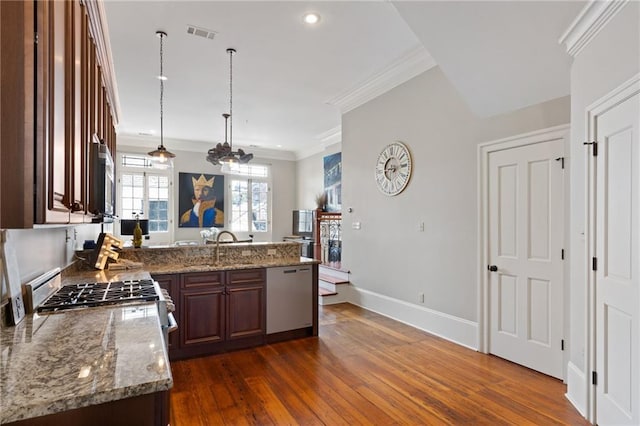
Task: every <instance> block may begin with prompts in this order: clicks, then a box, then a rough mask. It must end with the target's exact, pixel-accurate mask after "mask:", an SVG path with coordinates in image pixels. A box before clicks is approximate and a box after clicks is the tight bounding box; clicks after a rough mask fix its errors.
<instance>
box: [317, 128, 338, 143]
mask: <svg viewBox="0 0 640 426" xmlns="http://www.w3.org/2000/svg"><path fill="white" fill-rule="evenodd" d="M316 139H319V140H320V141H321V142H322V143H323V144H324V146H328V145H333V144H334V143H338V142H342V126H336V127H334V128H333V129H329V130H327V131H326V132H323V133H320V134H319V135H317V136H316Z"/></svg>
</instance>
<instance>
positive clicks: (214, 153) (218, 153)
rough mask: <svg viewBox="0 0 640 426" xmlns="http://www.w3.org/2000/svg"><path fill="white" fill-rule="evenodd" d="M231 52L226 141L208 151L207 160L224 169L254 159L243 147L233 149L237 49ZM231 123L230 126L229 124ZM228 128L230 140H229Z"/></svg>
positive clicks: (225, 124) (225, 129) (225, 117)
mask: <svg viewBox="0 0 640 426" xmlns="http://www.w3.org/2000/svg"><path fill="white" fill-rule="evenodd" d="M227 53H228V54H229V113H228V114H226V113H225V114H222V116H223V117H224V143H218V144H217V145H216V146H215V147H213V148H211V149H210V150H209V151H208V152H207V161H208V162H210V163H211V164H214V165H222V166H223V171H227V170H228V166H229V165H231V164H234V163H240V164H246V163H248V162H249V161H251V160H252V159H253V154H247V153H245V152H244V150H242V149H238V150H237V151H234V150H233V55H234V53H236V50H235V49H231V48H229V49H227ZM227 124H229V126H227ZM227 129H228V136H229V141H227Z"/></svg>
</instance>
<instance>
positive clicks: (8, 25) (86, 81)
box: [0, 0, 115, 228]
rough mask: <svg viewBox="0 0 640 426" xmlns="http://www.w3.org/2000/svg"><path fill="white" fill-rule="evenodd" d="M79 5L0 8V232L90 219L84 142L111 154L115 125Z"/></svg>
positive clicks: (48, 0)
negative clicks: (97, 143) (94, 142)
mask: <svg viewBox="0 0 640 426" xmlns="http://www.w3.org/2000/svg"><path fill="white" fill-rule="evenodd" d="M85 5H87V6H91V7H93V8H96V7H97V6H96V5H97V2H89V3H86V2H85V3H83V2H81V1H79V0H62V1H58V0H55V1H54V0H40V1H2V2H0V44H1V48H0V78H1V80H2V91H0V108H1V109H2V122H1V123H0V152H2V156H1V157H0V177H1V178H2V179H0V228H30V227H32V226H33V225H34V224H48V223H70V222H71V223H80V222H88V221H90V219H91V218H90V217H88V215H87V214H86V213H87V211H88V201H89V199H90V196H91V194H90V193H89V188H90V185H88V179H89V170H88V152H89V149H88V148H89V143H90V142H91V137H92V135H93V134H94V133H95V134H96V135H97V136H98V138H99V139H100V140H102V141H104V142H105V143H106V144H107V146H108V147H109V149H110V150H111V152H112V153H114V152H115V130H114V124H115V120H114V109H113V108H112V105H111V104H110V102H109V97H108V96H107V93H108V91H107V90H106V88H105V79H104V78H103V76H102V74H101V70H100V66H99V64H98V62H99V58H103V56H104V55H102V56H100V55H99V54H98V53H97V52H98V49H97V47H96V44H97V42H96V40H97V38H100V39H101V38H102V35H101V34H99V35H98V34H97V32H98V30H97V29H100V31H101V29H102V27H101V26H100V25H96V24H95V23H94V25H92V24H91V20H90V19H89V14H88V10H87V7H86V6H85ZM94 15H95V16H98V15H99V14H97V13H95V12H94ZM92 28H93V34H92V32H91V29H92ZM97 35H98V37H96V36H97ZM102 61H105V59H104V58H103V59H102ZM98 115H99V116H98Z"/></svg>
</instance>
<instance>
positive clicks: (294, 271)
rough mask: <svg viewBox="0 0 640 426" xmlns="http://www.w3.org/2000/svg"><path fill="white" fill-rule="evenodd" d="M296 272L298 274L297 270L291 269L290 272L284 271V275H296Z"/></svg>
mask: <svg viewBox="0 0 640 426" xmlns="http://www.w3.org/2000/svg"><path fill="white" fill-rule="evenodd" d="M296 272H297V270H296V269H289V270H287V271H284V273H285V274H294V273H296Z"/></svg>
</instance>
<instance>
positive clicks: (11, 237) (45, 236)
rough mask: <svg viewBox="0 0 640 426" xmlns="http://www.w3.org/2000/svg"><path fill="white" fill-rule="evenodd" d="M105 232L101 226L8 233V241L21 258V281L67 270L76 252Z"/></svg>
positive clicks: (108, 227)
mask: <svg viewBox="0 0 640 426" xmlns="http://www.w3.org/2000/svg"><path fill="white" fill-rule="evenodd" d="M102 229H103V227H101V225H93V224H84V225H68V226H53V225H52V226H49V225H44V226H40V227H38V228H36V229H9V230H8V237H7V238H8V241H9V242H10V244H11V246H12V247H13V249H14V250H15V253H16V257H17V258H18V269H19V272H20V278H21V281H22V282H23V283H24V282H27V281H29V280H31V279H33V278H35V277H37V276H38V275H41V274H43V273H44V272H47V271H49V270H51V269H53V268H56V267H64V266H67V265H68V264H69V263H71V261H72V260H73V255H74V251H75V250H79V249H82V244H83V242H84V240H94V241H95V240H97V239H98V236H99V234H100V232H101V231H102ZM104 231H105V232H112V225H111V224H106V225H104ZM1 266H2V265H0V267H1Z"/></svg>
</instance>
